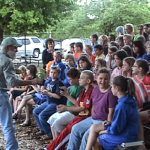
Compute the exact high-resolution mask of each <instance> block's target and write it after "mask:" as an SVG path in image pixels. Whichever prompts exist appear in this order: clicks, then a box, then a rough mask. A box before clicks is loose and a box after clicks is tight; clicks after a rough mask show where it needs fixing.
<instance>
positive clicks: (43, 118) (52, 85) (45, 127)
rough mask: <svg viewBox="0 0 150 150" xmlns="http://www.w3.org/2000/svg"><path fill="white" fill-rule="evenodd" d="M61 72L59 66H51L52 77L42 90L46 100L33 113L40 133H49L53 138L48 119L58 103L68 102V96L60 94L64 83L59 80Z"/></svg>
mask: <svg viewBox="0 0 150 150" xmlns="http://www.w3.org/2000/svg"><path fill="white" fill-rule="evenodd" d="M59 73H60V69H59V68H58V67H51V71H50V77H49V79H48V80H47V81H46V83H45V84H46V89H43V90H42V91H41V92H42V95H44V96H45V97H46V101H45V102H44V103H42V104H41V105H39V106H38V107H36V108H34V109H33V115H34V117H35V120H36V123H37V125H38V127H39V129H40V132H39V133H38V134H40V135H43V134H47V135H48V137H49V138H52V133H51V129H50V127H49V124H48V123H47V120H48V118H49V117H50V116H51V115H52V114H54V113H55V112H56V107H57V105H59V104H66V98H65V97H63V96H61V95H60V87H62V86H64V84H63V83H62V82H61V81H60V80H59Z"/></svg>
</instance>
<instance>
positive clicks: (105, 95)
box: [92, 86, 117, 120]
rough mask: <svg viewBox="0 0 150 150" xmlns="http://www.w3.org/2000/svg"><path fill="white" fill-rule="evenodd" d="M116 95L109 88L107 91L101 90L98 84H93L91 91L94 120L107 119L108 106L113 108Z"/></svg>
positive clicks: (115, 102)
mask: <svg viewBox="0 0 150 150" xmlns="http://www.w3.org/2000/svg"><path fill="white" fill-rule="evenodd" d="M116 104H117V97H115V96H114V95H113V94H112V92H111V89H109V90H108V91H107V92H101V91H100V90H99V87H98V86H95V88H94V89H93V92H92V118H93V119H95V120H107V117H108V113H109V108H115V106H116Z"/></svg>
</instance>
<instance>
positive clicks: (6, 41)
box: [1, 37, 21, 47]
mask: <svg viewBox="0 0 150 150" xmlns="http://www.w3.org/2000/svg"><path fill="white" fill-rule="evenodd" d="M9 45H12V46H16V47H21V44H19V43H18V42H17V40H16V39H15V38H12V37H7V38H5V39H4V40H3V41H2V43H1V46H4V47H6V46H9Z"/></svg>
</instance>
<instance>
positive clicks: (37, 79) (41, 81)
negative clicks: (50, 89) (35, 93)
mask: <svg viewBox="0 0 150 150" xmlns="http://www.w3.org/2000/svg"><path fill="white" fill-rule="evenodd" d="M31 81H32V84H33V85H35V84H42V83H43V80H41V79H39V78H35V79H33V80H31Z"/></svg>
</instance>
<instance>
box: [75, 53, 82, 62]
mask: <svg viewBox="0 0 150 150" xmlns="http://www.w3.org/2000/svg"><path fill="white" fill-rule="evenodd" d="M81 54H83V52H82V51H80V52H75V53H74V58H75V59H76V60H78V59H79V58H80V56H81Z"/></svg>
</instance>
